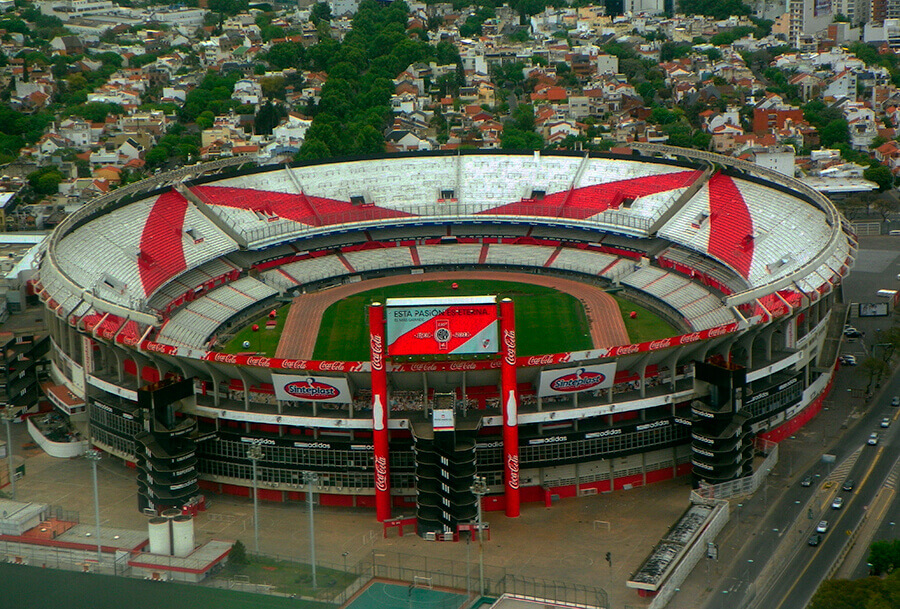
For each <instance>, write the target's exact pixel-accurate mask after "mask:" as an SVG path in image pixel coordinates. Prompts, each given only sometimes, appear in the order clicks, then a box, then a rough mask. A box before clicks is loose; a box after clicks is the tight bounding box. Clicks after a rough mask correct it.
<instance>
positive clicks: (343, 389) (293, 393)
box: [272, 374, 353, 404]
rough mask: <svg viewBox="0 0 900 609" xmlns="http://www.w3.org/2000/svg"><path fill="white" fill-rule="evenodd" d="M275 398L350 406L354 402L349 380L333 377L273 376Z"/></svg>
mask: <svg viewBox="0 0 900 609" xmlns="http://www.w3.org/2000/svg"><path fill="white" fill-rule="evenodd" d="M272 384H273V385H274V386H275V397H276V398H278V399H279V400H292V401H295V402H333V403H339V404H348V403H350V402H351V401H353V399H352V397H351V396H350V387H349V386H348V385H347V380H346V379H342V378H339V377H332V376H296V375H293V374H273V375H272Z"/></svg>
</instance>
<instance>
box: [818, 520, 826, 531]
mask: <svg viewBox="0 0 900 609" xmlns="http://www.w3.org/2000/svg"><path fill="white" fill-rule="evenodd" d="M827 532H828V521H827V520H820V521H819V526H817V527H816V533H827Z"/></svg>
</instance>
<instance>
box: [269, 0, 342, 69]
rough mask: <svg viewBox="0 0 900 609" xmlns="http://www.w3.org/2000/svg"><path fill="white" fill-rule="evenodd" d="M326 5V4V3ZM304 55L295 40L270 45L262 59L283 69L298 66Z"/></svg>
mask: <svg viewBox="0 0 900 609" xmlns="http://www.w3.org/2000/svg"><path fill="white" fill-rule="evenodd" d="M326 6H327V5H326ZM304 56H305V53H304V49H303V45H302V44H299V43H296V42H279V43H278V44H274V45H272V47H271V48H270V49H269V51H268V52H267V53H265V54H264V55H263V59H264V60H265V61H268V62H269V65H271V66H272V67H273V68H275V69H277V70H283V69H285V68H298V67H300V65H301V64H302V63H303V58H304Z"/></svg>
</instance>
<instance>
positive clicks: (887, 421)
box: [881, 417, 891, 427]
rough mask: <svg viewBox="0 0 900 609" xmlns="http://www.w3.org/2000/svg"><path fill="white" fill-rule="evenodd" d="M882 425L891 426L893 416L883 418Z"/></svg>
mask: <svg viewBox="0 0 900 609" xmlns="http://www.w3.org/2000/svg"><path fill="white" fill-rule="evenodd" d="M881 426H882V427H890V426H891V418H890V417H884V418H883V419H881Z"/></svg>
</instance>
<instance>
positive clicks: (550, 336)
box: [313, 279, 591, 361]
mask: <svg viewBox="0 0 900 609" xmlns="http://www.w3.org/2000/svg"><path fill="white" fill-rule="evenodd" d="M454 283H456V285H457V289H453V288H452V287H451V285H452V284H454ZM485 294H490V295H496V296H497V300H498V301H499V300H500V299H501V298H507V297H509V298H512V300H513V302H514V303H515V305H516V340H517V343H518V349H517V351H518V354H519V355H538V354H542V353H557V352H559V351H577V350H581V349H590V347H591V337H590V335H589V334H588V323H587V317H586V316H585V313H584V307H583V306H582V305H581V303H580V302H579V301H578V299H577V298H575V297H574V296H571V295H570V294H565V293H563V292H560V291H558V290H554V289H552V288H547V287H543V286H535V285H529V284H527V283H518V282H512V281H493V280H483V279H472V280H468V281H459V280H457V281H450V280H447V281H417V282H413V283H404V284H401V285H392V286H385V287H383V288H378V289H375V290H369V291H367V292H360V293H359V294H354V295H353V296H350V297H349V298H345V299H343V300H341V301H340V302H336V303H334V304H333V305H331V306H330V307H328V309H327V310H326V311H325V314H324V315H323V317H322V325H321V327H320V329H319V337H318V339H317V340H316V348H315V351H314V353H313V359H324V360H343V361H365V360H368V359H369V329H368V323H367V319H368V316H367V313H366V307H367V305H369V304H370V303H372V302H384V301H385V299H387V298H421V297H425V296H480V295H485ZM550 328H552V332H551V331H548V329H550ZM467 357H469V358H471V357H472V356H467Z"/></svg>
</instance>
